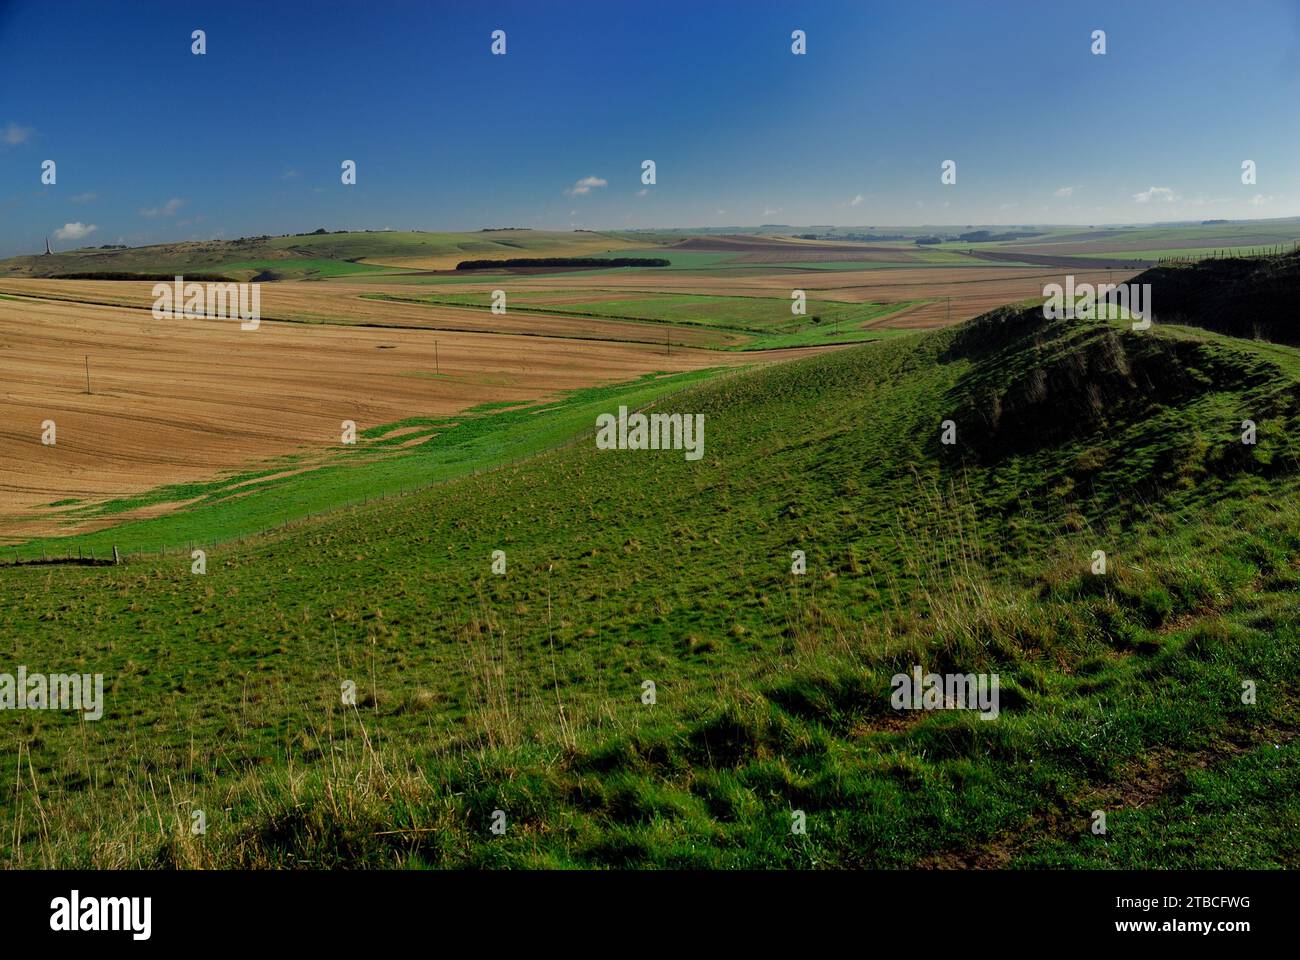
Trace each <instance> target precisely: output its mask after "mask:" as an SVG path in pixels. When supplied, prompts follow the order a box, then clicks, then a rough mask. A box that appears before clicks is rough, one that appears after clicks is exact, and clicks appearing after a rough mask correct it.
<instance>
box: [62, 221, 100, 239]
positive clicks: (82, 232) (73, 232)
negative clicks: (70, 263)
mask: <svg viewBox="0 0 1300 960" xmlns="http://www.w3.org/2000/svg"><path fill="white" fill-rule="evenodd" d="M96 229H97V228H96V226H95V225H94V224H93V223H92V224H90V226H86V224H84V223H80V222H78V223H65V224H64V225H63V226H61V227H59V229H57V230H55V231H54V237H55V239H57V240H80V239H81V238H82V237H88V236H90V235H91V234H92V233H94V232H95V230H96Z"/></svg>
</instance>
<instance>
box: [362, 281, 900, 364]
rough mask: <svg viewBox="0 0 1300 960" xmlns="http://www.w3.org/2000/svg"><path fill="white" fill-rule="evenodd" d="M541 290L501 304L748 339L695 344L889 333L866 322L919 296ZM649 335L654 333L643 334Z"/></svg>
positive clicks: (483, 297)
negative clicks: (797, 309) (610, 295)
mask: <svg viewBox="0 0 1300 960" xmlns="http://www.w3.org/2000/svg"><path fill="white" fill-rule="evenodd" d="M565 293H566V295H568V294H572V295H574V296H581V295H582V294H583V293H587V294H590V295H592V296H596V295H598V294H599V293H600V291H581V290H574V291H565ZM362 297H363V298H364V299H368V300H395V301H399V302H409V303H427V304H431V305H441V306H455V307H480V308H482V309H484V310H486V309H488V308H489V307H490V306H491V302H492V301H491V294H490V293H488V292H483V291H476V292H473V293H437V294H432V295H429V296H422V297H412V296H409V295H398V294H362ZM549 298H550V295H549V294H546V293H517V294H514V295H513V296H510V297H509V299H508V301H507V309H509V310H515V311H521V312H528V313H537V314H544V315H561V316H576V317H594V318H599V319H607V320H632V321H637V322H642V323H654V324H661V325H667V326H676V327H708V328H714V329H718V330H725V331H728V332H733V333H741V334H744V335H746V336H748V337H749V338H751V339H750V340H749V341H748V342H746V343H744V344H742V345H740V346H733V345H731V344H724V343H723V342H722V341H718V342H716V343H709V342H704V343H702V344H700V345H702V346H713V347H718V348H721V349H740V350H767V349H774V348H779V347H794V346H813V345H820V344H835V343H854V342H865V341H872V340H879V339H882V338H884V337H887V336H896V335H898V331H889V330H876V329H870V328H867V326H866V325H867V324H871V323H875V322H878V321H880V320H882V319H884V318H885V317H887V316H888V315H890V314H892V313H897V312H898V311H900V310H904V309H906V308H908V307H911V306H915V305H916V304H918V303H924V302H925V301H922V300H907V301H901V302H898V303H843V302H839V301H831V300H811V299H810V300H808V301H807V305H806V310H807V312H806V313H805V314H803V315H794V314H792V313H791V312H790V310H791V300H790V299H789V298H784V297H734V296H706V295H698V294H675V293H646V294H641V295H638V294H635V293H633V294H629V296H628V297H627V298H626V299H619V300H599V299H593V300H589V301H586V302H582V303H564V304H559V303H552V302H550V300H549ZM647 339H648V340H654V339H656V336H655V335H650V334H647Z"/></svg>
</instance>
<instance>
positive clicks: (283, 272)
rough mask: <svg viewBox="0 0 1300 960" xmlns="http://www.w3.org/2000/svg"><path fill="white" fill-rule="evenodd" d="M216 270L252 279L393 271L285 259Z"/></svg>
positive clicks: (235, 264) (245, 262) (345, 263)
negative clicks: (267, 274)
mask: <svg viewBox="0 0 1300 960" xmlns="http://www.w3.org/2000/svg"><path fill="white" fill-rule="evenodd" d="M215 269H216V270H218V271H220V272H221V273H223V274H225V275H226V276H231V277H234V276H241V277H242V275H243V274H248V275H249V276H250V277H251V276H255V275H257V274H260V273H262V272H263V271H270V272H272V273H274V274H276V275H277V276H279V277H285V278H298V277H302V278H314V277H352V276H356V275H358V274H371V273H382V272H384V271H385V270H387V271H391V270H392V269H393V268H392V267H379V266H374V265H372V264H367V263H349V262H348V261H346V260H322V259H315V260H302V259H285V260H240V261H234V262H231V263H222V264H220V265H218V266H217V267H216V268H215Z"/></svg>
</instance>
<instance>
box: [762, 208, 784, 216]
mask: <svg viewBox="0 0 1300 960" xmlns="http://www.w3.org/2000/svg"><path fill="white" fill-rule="evenodd" d="M780 212H781V208H780V207H764V208H763V216H765V217H770V216H773V215H775V214H778V213H780Z"/></svg>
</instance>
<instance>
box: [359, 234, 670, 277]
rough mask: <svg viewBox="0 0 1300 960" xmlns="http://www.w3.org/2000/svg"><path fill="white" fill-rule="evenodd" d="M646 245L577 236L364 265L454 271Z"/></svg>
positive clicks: (371, 261) (598, 236)
mask: <svg viewBox="0 0 1300 960" xmlns="http://www.w3.org/2000/svg"><path fill="white" fill-rule="evenodd" d="M645 246H646V244H645V243H643V242H641V241H633V240H625V239H621V238H618V237H610V236H606V235H604V234H598V233H592V234H585V233H575V234H573V235H572V237H569V238H566V239H565V241H563V242H560V243H551V244H547V246H546V247H545V249H534V248H530V247H527V246H520V248H519V249H517V250H503V251H497V250H492V251H484V252H481V253H480V252H467V251H456V252H455V253H447V254H442V255H437V256H417V257H400V256H399V257H375V258H372V259H365V260H362V261H361V262H362V263H369V264H374V265H376V266H385V267H406V268H408V269H416V270H453V269H455V267H456V264H458V263H460V262H461V261H462V260H509V259H511V258H515V257H589V256H591V255H593V254H596V253H608V252H610V251H614V250H641V249H645Z"/></svg>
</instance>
